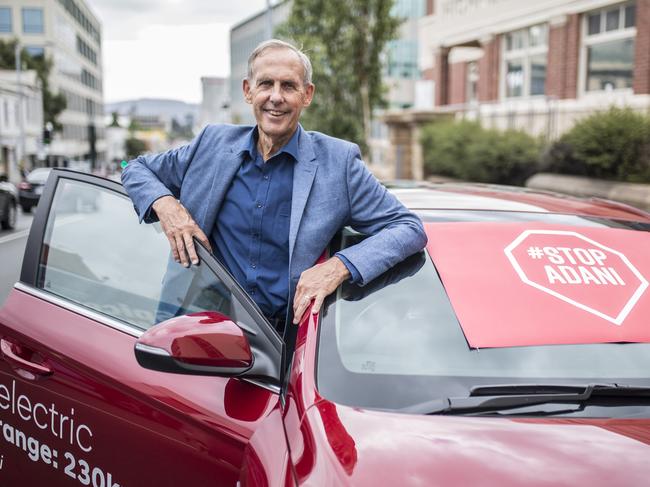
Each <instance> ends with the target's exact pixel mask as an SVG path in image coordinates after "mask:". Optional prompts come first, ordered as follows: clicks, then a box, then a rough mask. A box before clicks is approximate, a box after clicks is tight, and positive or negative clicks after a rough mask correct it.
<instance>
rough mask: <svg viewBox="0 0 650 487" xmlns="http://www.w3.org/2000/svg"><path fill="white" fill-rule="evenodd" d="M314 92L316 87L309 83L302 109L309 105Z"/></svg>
mask: <svg viewBox="0 0 650 487" xmlns="http://www.w3.org/2000/svg"><path fill="white" fill-rule="evenodd" d="M314 91H316V86H314V84H313V83H309V84H308V85H307V88H306V89H305V99H304V100H303V101H302V106H303V107H308V106H309V105H311V101H312V100H313V99H314Z"/></svg>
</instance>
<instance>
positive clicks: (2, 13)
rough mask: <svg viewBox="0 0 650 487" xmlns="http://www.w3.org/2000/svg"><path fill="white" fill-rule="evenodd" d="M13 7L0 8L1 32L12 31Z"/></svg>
mask: <svg viewBox="0 0 650 487" xmlns="http://www.w3.org/2000/svg"><path fill="white" fill-rule="evenodd" d="M12 30H13V29H12V26H11V7H1V8H0V32H12Z"/></svg>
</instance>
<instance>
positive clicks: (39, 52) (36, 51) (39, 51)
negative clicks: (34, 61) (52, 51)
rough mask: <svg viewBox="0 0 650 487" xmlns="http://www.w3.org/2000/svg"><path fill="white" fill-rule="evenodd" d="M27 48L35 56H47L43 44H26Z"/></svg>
mask: <svg viewBox="0 0 650 487" xmlns="http://www.w3.org/2000/svg"><path fill="white" fill-rule="evenodd" d="M25 50H26V51H27V53H28V54H29V55H30V56H31V57H33V58H43V57H44V56H45V49H44V48H43V47H41V46H26V47H25Z"/></svg>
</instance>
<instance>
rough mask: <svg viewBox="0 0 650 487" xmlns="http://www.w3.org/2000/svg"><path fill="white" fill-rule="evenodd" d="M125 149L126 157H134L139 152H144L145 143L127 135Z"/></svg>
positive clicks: (145, 148)
mask: <svg viewBox="0 0 650 487" xmlns="http://www.w3.org/2000/svg"><path fill="white" fill-rule="evenodd" d="M125 150H126V157H127V159H135V158H136V157H138V156H139V155H140V154H142V153H144V152H146V150H147V144H146V142H145V141H143V140H140V139H136V138H135V137H129V138H128V139H126V144H125Z"/></svg>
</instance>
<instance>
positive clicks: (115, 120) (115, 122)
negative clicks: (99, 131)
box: [109, 112, 120, 127]
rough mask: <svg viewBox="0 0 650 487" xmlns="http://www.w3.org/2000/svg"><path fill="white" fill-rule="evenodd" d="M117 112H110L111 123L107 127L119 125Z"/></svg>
mask: <svg viewBox="0 0 650 487" xmlns="http://www.w3.org/2000/svg"><path fill="white" fill-rule="evenodd" d="M119 117H120V115H119V113H117V112H113V113H111V123H110V125H109V127H119V126H120V121H119Z"/></svg>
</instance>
